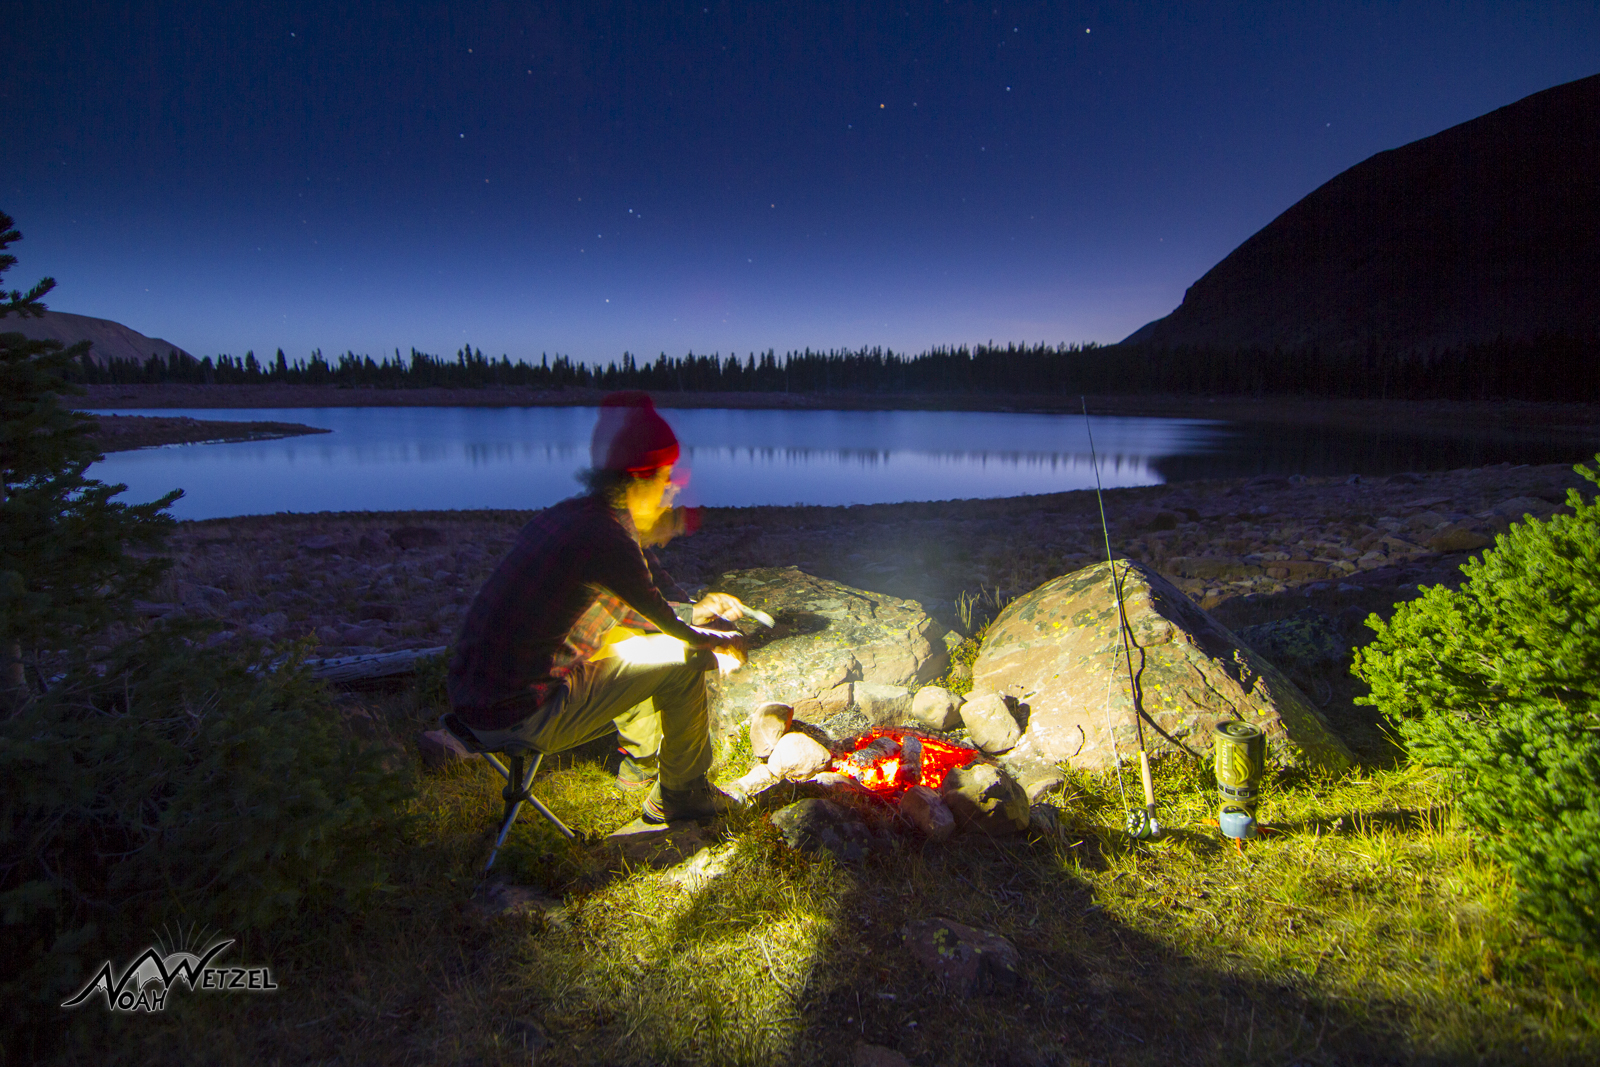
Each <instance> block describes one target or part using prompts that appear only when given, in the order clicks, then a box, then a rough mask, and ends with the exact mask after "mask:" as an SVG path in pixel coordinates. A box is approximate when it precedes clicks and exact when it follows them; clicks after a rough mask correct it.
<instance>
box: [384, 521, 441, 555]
mask: <svg viewBox="0 0 1600 1067" xmlns="http://www.w3.org/2000/svg"><path fill="white" fill-rule="evenodd" d="M389 543H390V544H392V545H394V546H395V547H396V548H398V549H400V550H402V551H407V552H409V551H410V550H411V549H414V548H436V547H438V546H439V545H442V544H444V534H443V533H442V532H440V531H439V530H436V529H434V528H433V527H432V526H402V527H400V528H399V529H397V530H390V531H389Z"/></svg>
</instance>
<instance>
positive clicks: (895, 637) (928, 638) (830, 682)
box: [707, 567, 950, 736]
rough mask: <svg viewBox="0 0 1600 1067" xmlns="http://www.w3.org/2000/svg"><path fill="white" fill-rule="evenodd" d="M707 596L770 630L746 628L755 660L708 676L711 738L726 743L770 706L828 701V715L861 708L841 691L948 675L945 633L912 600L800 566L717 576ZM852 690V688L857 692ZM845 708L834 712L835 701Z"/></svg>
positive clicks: (902, 684)
mask: <svg viewBox="0 0 1600 1067" xmlns="http://www.w3.org/2000/svg"><path fill="white" fill-rule="evenodd" d="M707 592H720V593H731V594H732V595H734V596H736V597H738V598H739V599H740V600H742V601H744V602H745V603H746V604H748V605H750V606H751V607H753V608H759V609H761V610H762V611H764V612H767V613H768V614H769V615H771V616H772V617H773V618H774V620H775V621H776V625H775V626H774V627H773V628H772V629H770V630H768V629H765V628H763V627H761V626H760V625H759V624H757V623H756V622H754V621H753V620H749V619H743V620H740V622H739V627H740V629H741V631H743V632H744V633H745V634H746V635H747V636H748V637H749V639H750V655H749V661H748V662H747V663H746V664H745V665H744V666H743V667H741V668H740V669H739V670H737V671H734V672H733V673H731V674H728V675H724V676H718V677H713V678H710V679H708V680H709V682H710V690H711V694H710V695H711V707H710V714H711V725H712V731H713V733H714V734H718V735H721V736H728V735H729V734H731V733H733V732H734V731H735V730H736V729H737V728H738V726H739V725H740V724H741V723H742V721H743V718H744V709H747V708H750V707H753V706H754V705H757V704H764V703H766V702H768V701H781V702H783V703H785V704H789V705H791V706H793V705H796V704H799V703H800V702H801V701H803V700H805V699H807V698H819V697H824V695H825V694H828V695H830V697H829V699H824V700H823V703H824V706H825V711H824V715H823V717H827V716H829V715H836V714H841V713H843V712H844V711H845V710H848V707H849V704H850V703H854V702H855V695H854V693H853V691H851V690H846V691H843V692H841V691H839V690H838V688H837V687H839V686H844V685H850V684H851V683H857V682H867V683H872V684H876V685H885V686H899V687H902V688H905V689H908V690H909V689H911V688H912V687H915V686H919V685H924V684H926V683H928V682H931V681H933V680H934V679H935V678H937V677H939V676H940V675H941V674H943V673H944V672H945V670H946V669H947V668H948V666H949V662H950V656H949V651H948V650H947V648H946V647H945V643H944V640H943V638H944V635H945V633H946V632H947V627H945V626H944V625H943V624H941V623H939V622H937V621H936V620H934V619H933V618H931V617H930V616H929V615H928V614H927V612H925V611H924V610H923V608H922V605H921V604H919V603H918V602H917V601H915V600H904V599H901V598H899V597H893V596H887V595H885V594H882V593H872V592H867V591H865V590H862V589H855V588H852V587H851V586H848V585H844V584H842V583H839V582H833V581H828V580H826V579H823V578H817V577H814V576H812V575H810V574H806V573H805V572H804V571H801V570H800V569H799V568H796V567H760V568H755V569H751V570H742V571H732V572H729V573H726V574H723V575H721V576H720V577H718V578H717V579H716V580H715V581H714V582H712V583H711V585H710V586H709V587H708V589H707ZM852 690H853V686H852ZM840 697H843V698H845V699H846V701H848V703H847V704H846V707H842V708H838V709H837V710H832V709H830V708H829V707H828V706H829V705H830V704H837V703H839V699H838V698H840Z"/></svg>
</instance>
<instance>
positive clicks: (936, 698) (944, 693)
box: [911, 685, 962, 730]
mask: <svg viewBox="0 0 1600 1067" xmlns="http://www.w3.org/2000/svg"><path fill="white" fill-rule="evenodd" d="M961 704H962V699H961V697H958V696H956V695H955V694H954V693H951V692H950V691H949V690H948V689H946V688H944V687H943V686H938V685H925V686H923V687H922V688H921V689H918V690H917V695H916V696H915V697H914V698H913V699H912V701H911V718H912V719H914V720H916V721H917V722H918V723H920V724H921V725H923V726H926V727H927V728H928V729H930V730H954V729H955V728H956V727H957V726H960V725H961Z"/></svg>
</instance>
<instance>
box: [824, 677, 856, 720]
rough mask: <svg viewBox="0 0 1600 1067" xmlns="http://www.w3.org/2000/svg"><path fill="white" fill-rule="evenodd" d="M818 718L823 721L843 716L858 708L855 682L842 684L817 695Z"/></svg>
mask: <svg viewBox="0 0 1600 1067" xmlns="http://www.w3.org/2000/svg"><path fill="white" fill-rule="evenodd" d="M816 701H817V717H818V718H822V719H828V718H832V717H833V716H835V715H843V714H844V713H845V712H847V711H852V710H854V708H855V706H856V687H855V683H853V682H840V683H839V684H838V685H835V686H832V687H830V688H828V689H825V690H823V691H822V692H820V693H818V694H817V697H816Z"/></svg>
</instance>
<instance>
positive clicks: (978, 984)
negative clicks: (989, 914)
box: [901, 919, 1022, 997]
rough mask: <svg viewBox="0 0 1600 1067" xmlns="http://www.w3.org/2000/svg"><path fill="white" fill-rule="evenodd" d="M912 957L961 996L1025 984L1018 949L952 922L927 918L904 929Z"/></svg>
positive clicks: (951, 990)
mask: <svg viewBox="0 0 1600 1067" xmlns="http://www.w3.org/2000/svg"><path fill="white" fill-rule="evenodd" d="M901 937H902V938H904V939H905V944H906V950H907V951H908V952H909V953H910V954H911V956H912V958H913V959H915V960H916V961H917V962H918V963H921V964H922V965H923V966H924V967H926V968H927V969H928V970H929V971H931V972H933V975H934V977H935V978H937V979H938V980H939V983H940V984H941V985H943V986H944V987H945V989H947V990H949V991H950V992H952V993H955V994H956V995H958V996H963V997H968V996H972V995H974V994H976V993H986V992H995V991H998V990H1009V989H1015V988H1017V986H1019V985H1020V984H1021V983H1022V975H1021V973H1020V972H1019V971H1018V966H1019V965H1020V964H1021V962H1022V957H1021V954H1019V953H1018V952H1017V946H1015V945H1013V944H1012V943H1011V942H1010V941H1008V940H1006V939H1005V938H1004V937H1001V936H1000V935H999V934H996V933H992V932H990V931H988V930H975V929H973V928H972V927H970V926H966V925H963V924H962V923H958V922H956V921H954V920H953V919H925V920H922V921H919V922H911V923H907V924H906V925H905V927H904V928H903V929H902V930H901Z"/></svg>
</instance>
